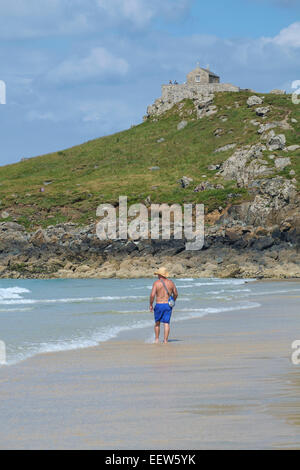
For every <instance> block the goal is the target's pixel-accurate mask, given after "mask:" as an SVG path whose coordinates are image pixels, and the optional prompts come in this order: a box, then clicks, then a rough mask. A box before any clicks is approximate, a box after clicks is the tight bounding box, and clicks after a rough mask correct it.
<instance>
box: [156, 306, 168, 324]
mask: <svg viewBox="0 0 300 470" xmlns="http://www.w3.org/2000/svg"><path fill="white" fill-rule="evenodd" d="M171 315H172V308H171V307H170V305H169V304H156V305H155V307H154V318H155V321H156V322H157V321H160V322H162V323H170V320H171Z"/></svg>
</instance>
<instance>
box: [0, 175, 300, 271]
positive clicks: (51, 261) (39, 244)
mask: <svg viewBox="0 0 300 470" xmlns="http://www.w3.org/2000/svg"><path fill="white" fill-rule="evenodd" d="M259 188H260V191H261V194H260V195H258V196H257V197H256V198H255V200H254V201H253V202H252V203H248V204H249V205H248V206H247V205H244V206H243V205H239V206H232V207H231V208H230V209H229V210H228V212H227V213H226V214H224V215H223V216H222V217H221V218H220V219H219V221H218V223H217V224H215V225H213V226H211V227H209V228H206V233H205V244H204V247H203V249H202V250H200V251H186V250H185V240H174V239H171V240H136V241H134V240H117V241H114V242H113V243H112V242H110V241H100V240H99V239H98V237H97V235H96V233H95V226H94V225H93V224H92V225H89V226H86V227H78V226H76V225H75V224H72V223H69V224H60V225H57V226H55V227H49V228H47V229H39V230H37V231H35V232H34V233H27V232H26V231H25V230H24V228H23V227H22V226H20V225H18V224H14V223H11V222H7V223H1V224H0V235H1V246H0V276H1V277H15V278H20V277H28V278H30V277H32V278H34V277H40V278H53V277H63V278H77V277H79V278H86V277H99V278H102V277H104V278H109V277H145V276H151V275H152V274H153V271H154V269H155V268H156V267H157V266H158V265H160V264H162V263H163V264H166V266H167V268H168V269H170V271H171V273H172V276H174V277H176V276H182V275H187V274H188V275H189V276H194V277H203V276H220V277H247V276H248V277H278V278H284V277H300V253H299V249H300V236H299V235H300V217H299V214H298V211H295V213H294V214H293V213H292V212H291V211H290V212H289V213H287V214H286V217H285V218H284V222H283V219H281V221H279V220H278V221H277V222H278V223H276V220H275V219H276V218H275V217H274V221H273V224H272V225H269V227H268V228H266V224H265V220H261V219H258V218H257V214H258V213H260V214H261V213H262V208H261V207H264V208H266V206H265V205H264V204H262V205H261V207H259V204H260V201H259V197H260V198H264V197H267V195H272V194H274V192H275V195H276V198H277V199H276V200H277V202H276V203H275V201H274V203H273V204H274V206H275V205H276V204H277V205H280V204H282V202H283V201H286V200H287V199H288V198H289V197H290V188H288V187H287V186H285V184H284V182H282V181H281V182H279V181H277V182H275V181H273V182H271V185H270V184H267V182H266V181H263V180H260V182H259ZM278 188H280V195H279V194H278ZM241 211H244V213H243V214H242V213H241ZM266 215H267V214H266ZM240 217H243V220H244V222H243V223H242V224H241V221H240ZM259 222H260V223H261V225H259ZM248 223H249V224H248Z"/></svg>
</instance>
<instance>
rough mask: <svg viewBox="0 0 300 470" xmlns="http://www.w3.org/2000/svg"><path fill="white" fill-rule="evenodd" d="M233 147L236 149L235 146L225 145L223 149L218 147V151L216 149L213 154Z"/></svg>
mask: <svg viewBox="0 0 300 470" xmlns="http://www.w3.org/2000/svg"><path fill="white" fill-rule="evenodd" d="M234 147H236V144H227V145H224V147H219V148H218V149H216V150H215V151H214V153H219V152H226V151H227V150H230V149H233V148H234Z"/></svg>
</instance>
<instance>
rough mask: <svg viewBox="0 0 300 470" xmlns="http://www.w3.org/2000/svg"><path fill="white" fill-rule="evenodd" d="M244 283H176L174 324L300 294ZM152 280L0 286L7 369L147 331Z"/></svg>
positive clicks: (291, 288) (0, 337)
mask: <svg viewBox="0 0 300 470" xmlns="http://www.w3.org/2000/svg"><path fill="white" fill-rule="evenodd" d="M253 281H254V280H249V279H248V280H244V279H191V278H183V279H177V280H176V284H177V287H178V291H179V298H178V301H177V303H176V307H175V309H174V311H173V316H172V321H173V322H174V321H175V322H177V321H184V320H188V319H189V318H199V319H201V317H203V316H205V315H211V314H215V313H224V315H226V312H229V311H233V310H239V311H241V315H242V314H244V313H245V312H251V309H255V308H257V307H259V306H260V304H259V296H261V295H272V293H275V292H276V293H280V292H281V293H286V294H288V293H289V292H290V293H291V294H292V293H295V294H296V293H299V292H300V289H299V284H297V283H292V282H290V283H287V282H253ZM152 282H153V279H53V280H40V279H36V280H31V279H30V280H15V279H3V280H1V281H0V341H3V342H4V343H5V346H6V364H7V365H11V364H15V363H17V362H20V361H22V360H24V359H26V358H29V357H31V356H34V355H36V354H39V353H43V352H51V351H62V350H68V349H78V348H84V347H90V346H95V345H97V344H99V343H101V342H103V341H107V340H109V339H111V338H114V337H117V336H118V334H119V333H121V332H122V331H126V330H132V329H142V328H143V329H146V332H147V335H148V339H147V340H146V341H152V334H153V333H152V331H153V328H152V327H153V315H152V314H151V313H150V312H149V310H148V305H149V294H150V290H151V286H152Z"/></svg>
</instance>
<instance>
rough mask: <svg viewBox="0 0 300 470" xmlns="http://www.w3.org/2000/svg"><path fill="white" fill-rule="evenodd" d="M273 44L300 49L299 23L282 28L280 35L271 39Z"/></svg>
mask: <svg viewBox="0 0 300 470" xmlns="http://www.w3.org/2000/svg"><path fill="white" fill-rule="evenodd" d="M270 41H272V42H273V43H274V44H277V45H279V46H286V47H291V48H294V47H300V21H298V22H296V23H293V24H291V25H290V26H288V27H287V28H284V29H282V30H281V31H280V33H279V34H278V35H277V36H275V37H274V38H272V39H271V40H270Z"/></svg>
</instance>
